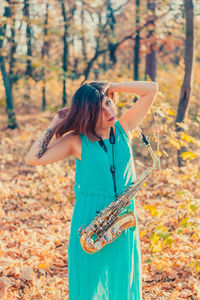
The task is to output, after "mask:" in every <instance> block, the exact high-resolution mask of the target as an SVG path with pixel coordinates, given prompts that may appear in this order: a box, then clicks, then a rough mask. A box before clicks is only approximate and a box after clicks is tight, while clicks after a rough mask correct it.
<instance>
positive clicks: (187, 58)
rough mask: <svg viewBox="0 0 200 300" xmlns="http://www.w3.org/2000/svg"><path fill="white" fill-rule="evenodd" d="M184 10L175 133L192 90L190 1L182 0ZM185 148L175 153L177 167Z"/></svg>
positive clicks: (184, 112)
mask: <svg viewBox="0 0 200 300" xmlns="http://www.w3.org/2000/svg"><path fill="white" fill-rule="evenodd" d="M184 8H185V20H186V37H185V55H184V62H185V72H184V80H183V84H182V87H181V92H180V99H179V104H178V112H177V117H176V123H175V126H176V131H177V132H183V131H184V129H183V128H181V127H180V126H178V124H177V122H178V123H182V122H183V121H184V118H185V116H186V115H187V112H188V106H189V97H190V93H191V89H192V83H193V60H194V55H193V52H194V45H193V44H194V21H193V2H192V0H184ZM185 151H186V148H185V147H181V149H180V150H178V151H177V159H178V166H179V167H181V166H183V165H185V161H184V160H183V159H182V157H181V153H183V152H185Z"/></svg>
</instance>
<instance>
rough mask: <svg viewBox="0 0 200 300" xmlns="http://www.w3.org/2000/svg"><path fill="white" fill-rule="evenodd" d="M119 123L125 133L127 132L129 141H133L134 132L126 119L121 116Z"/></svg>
mask: <svg viewBox="0 0 200 300" xmlns="http://www.w3.org/2000/svg"><path fill="white" fill-rule="evenodd" d="M119 123H120V125H121V126H122V128H123V129H124V131H125V132H126V134H127V136H128V138H129V140H130V141H131V139H132V131H131V130H130V129H129V127H128V123H127V121H126V119H125V118H123V116H121V117H120V118H119Z"/></svg>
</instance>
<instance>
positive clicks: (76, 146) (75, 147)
mask: <svg viewBox="0 0 200 300" xmlns="http://www.w3.org/2000/svg"><path fill="white" fill-rule="evenodd" d="M68 136H69V139H70V143H71V147H72V155H73V156H75V157H76V158H78V159H79V160H81V151H82V143H81V138H80V135H74V134H72V133H69V134H68Z"/></svg>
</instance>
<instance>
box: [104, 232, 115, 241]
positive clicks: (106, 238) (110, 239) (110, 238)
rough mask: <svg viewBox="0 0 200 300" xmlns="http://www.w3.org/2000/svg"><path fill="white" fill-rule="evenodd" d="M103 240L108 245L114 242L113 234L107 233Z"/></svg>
mask: <svg viewBox="0 0 200 300" xmlns="http://www.w3.org/2000/svg"><path fill="white" fill-rule="evenodd" d="M103 239H104V241H105V242H106V243H110V242H112V240H113V236H112V233H111V232H110V231H106V232H105V233H104V235H103Z"/></svg>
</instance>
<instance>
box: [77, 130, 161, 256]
mask: <svg viewBox="0 0 200 300" xmlns="http://www.w3.org/2000/svg"><path fill="white" fill-rule="evenodd" d="M140 133H141V135H142V142H143V143H144V144H145V146H146V147H147V149H148V151H149V152H150V155H151V157H152V159H153V165H152V166H151V167H149V168H147V169H146V170H145V171H144V172H143V173H142V174H141V175H140V176H139V177H138V178H137V180H136V181H135V182H132V183H131V184H130V185H129V186H128V188H126V189H125V190H124V191H123V192H122V193H121V194H120V195H119V196H117V197H116V199H115V200H114V201H113V202H111V203H110V204H109V205H108V206H107V207H105V208H103V209H102V210H101V211H100V213H99V214H98V215H97V216H96V217H95V218H94V220H93V222H92V223H90V224H89V225H88V226H87V227H86V226H85V225H82V226H81V227H80V228H79V230H78V232H77V234H80V244H81V246H82V248H83V250H84V251H85V252H87V253H89V254H92V253H95V252H97V251H99V250H101V249H102V248H103V247H104V246H106V244H110V243H112V242H114V241H115V240H116V239H117V238H118V237H119V236H120V235H121V234H122V232H123V231H124V230H125V229H127V228H129V227H130V229H131V230H134V229H135V226H136V218H135V215H134V212H133V211H132V210H131V209H126V207H127V206H129V205H130V204H131V200H132V197H133V196H134V195H135V194H136V193H137V192H138V190H139V189H140V188H141V186H142V184H143V183H144V181H145V180H146V179H147V178H148V177H149V176H150V175H151V174H152V173H153V171H154V170H155V169H158V168H160V160H159V158H158V156H157V155H156V154H155V153H154V152H153V150H152V148H151V145H150V143H149V140H148V138H146V136H145V135H144V133H143V132H142V129H141V128H140Z"/></svg>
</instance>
